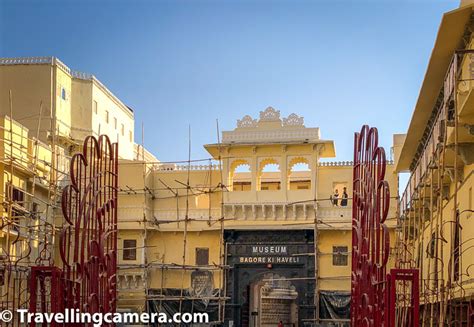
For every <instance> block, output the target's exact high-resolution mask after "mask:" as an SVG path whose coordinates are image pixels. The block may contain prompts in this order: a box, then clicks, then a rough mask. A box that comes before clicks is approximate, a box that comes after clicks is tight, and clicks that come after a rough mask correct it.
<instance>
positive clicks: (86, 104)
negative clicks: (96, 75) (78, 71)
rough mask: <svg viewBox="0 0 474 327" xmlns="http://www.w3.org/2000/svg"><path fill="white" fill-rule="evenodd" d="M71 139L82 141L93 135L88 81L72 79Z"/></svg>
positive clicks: (90, 94)
mask: <svg viewBox="0 0 474 327" xmlns="http://www.w3.org/2000/svg"><path fill="white" fill-rule="evenodd" d="M71 99H72V104H71V106H72V121H73V126H72V137H73V138H74V139H76V140H83V139H85V138H86V137H87V136H88V135H92V134H93V135H95V136H96V137H97V135H98V134H94V132H93V130H92V115H93V113H92V84H91V82H90V81H89V80H82V79H78V78H74V79H73V80H72V95H71Z"/></svg>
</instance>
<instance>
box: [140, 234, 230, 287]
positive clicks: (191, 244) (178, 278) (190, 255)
mask: <svg viewBox="0 0 474 327" xmlns="http://www.w3.org/2000/svg"><path fill="white" fill-rule="evenodd" d="M186 239H187V243H186V261H185V262H186V265H191V266H193V265H195V263H196V257H195V253H196V252H195V251H196V248H209V265H210V266H212V265H213V264H217V265H219V262H220V261H219V246H220V232H219V231H206V232H190V233H188V234H187V237H186ZM147 244H148V245H149V246H150V249H152V250H151V251H150V252H151V254H150V256H149V261H150V262H153V263H155V262H156V263H157V264H158V265H157V268H154V269H152V270H151V276H150V287H152V288H157V289H159V288H161V287H162V286H163V287H164V288H179V289H180V288H185V289H189V288H190V287H191V272H192V270H185V271H184V274H183V270H181V269H172V268H171V267H168V269H163V270H162V269H161V268H160V267H159V264H161V263H166V264H176V265H182V263H183V251H184V242H183V233H178V232H153V233H151V235H150V236H149V237H148V239H147ZM213 275H214V287H215V288H218V287H220V278H221V277H220V272H218V271H216V270H214V271H213Z"/></svg>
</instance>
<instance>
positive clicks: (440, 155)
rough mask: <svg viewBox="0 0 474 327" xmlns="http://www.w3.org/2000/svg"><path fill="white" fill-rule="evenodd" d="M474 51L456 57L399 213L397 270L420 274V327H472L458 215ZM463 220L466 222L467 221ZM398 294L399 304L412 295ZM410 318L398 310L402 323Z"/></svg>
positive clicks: (469, 144)
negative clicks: (465, 93)
mask: <svg viewBox="0 0 474 327" xmlns="http://www.w3.org/2000/svg"><path fill="white" fill-rule="evenodd" d="M473 53H474V51H473V50H461V51H456V52H455V54H454V56H453V58H452V60H451V64H450V66H449V69H448V72H447V74H446V77H445V79H444V85H443V87H442V89H441V91H440V94H439V97H438V100H437V102H436V105H435V107H434V109H433V112H432V115H431V118H430V120H429V122H428V125H427V127H426V130H425V133H424V136H423V139H422V141H421V142H420V145H419V147H418V151H417V154H416V156H415V159H414V160H413V162H412V165H411V167H410V171H411V176H410V179H409V182H408V184H407V187H406V190H405V191H404V193H403V195H402V197H401V201H400V208H399V222H398V226H399V228H398V232H397V234H398V235H397V246H396V266H397V267H398V268H417V269H419V270H420V276H421V281H420V301H421V314H420V326H440V325H443V326H453V327H457V326H459V327H461V326H472V325H473V324H474V310H473V309H474V300H473V298H472V295H469V294H468V293H466V290H465V283H466V280H467V279H469V277H470V272H469V267H465V266H464V265H463V256H466V254H468V255H469V254H470V255H472V253H469V251H471V250H472V246H470V244H469V242H471V241H472V239H464V238H463V227H466V228H467V227H468V226H467V225H466V224H464V226H463V221H464V222H466V220H465V218H466V217H465V215H466V213H467V211H472V208H468V210H466V211H460V209H459V200H458V199H459V190H460V188H461V187H462V185H463V184H464V183H466V181H468V180H469V179H471V178H472V171H471V174H469V175H466V176H464V174H463V168H464V166H465V165H466V164H468V163H467V162H464V159H465V157H464V156H463V153H464V152H465V151H472V149H473V148H472V145H473V144H474V139H472V137H471V139H470V141H469V138H468V139H464V140H463V142H462V143H461V142H460V141H459V135H460V133H461V129H463V128H465V127H466V126H463V124H461V123H460V121H459V107H460V106H459V104H458V103H457V102H458V92H459V91H458V90H459V89H458V88H459V86H460V85H461V84H462V83H470V80H471V78H470V77H469V78H468V79H466V78H465V77H463V74H462V67H465V66H468V67H469V65H470V60H471V55H472V54H473ZM463 215H464V217H463ZM401 287H402V289H400V294H401V295H400V296H401V298H400V302H403V300H404V299H406V297H407V296H409V292H408V291H406V289H405V288H404V286H401ZM404 315H406V312H405V311H404V310H403V309H402V310H399V316H398V318H399V319H403V316H404Z"/></svg>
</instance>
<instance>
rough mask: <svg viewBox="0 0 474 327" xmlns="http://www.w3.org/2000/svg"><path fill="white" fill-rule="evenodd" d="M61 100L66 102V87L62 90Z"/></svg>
mask: <svg viewBox="0 0 474 327" xmlns="http://www.w3.org/2000/svg"><path fill="white" fill-rule="evenodd" d="M61 99H63V100H66V89H65V88H64V87H63V88H61Z"/></svg>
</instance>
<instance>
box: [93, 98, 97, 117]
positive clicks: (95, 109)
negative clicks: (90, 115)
mask: <svg viewBox="0 0 474 327" xmlns="http://www.w3.org/2000/svg"><path fill="white" fill-rule="evenodd" d="M97 106H98V104H97V101H95V100H94V104H93V109H94V113H95V114H97V111H98V109H97Z"/></svg>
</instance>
